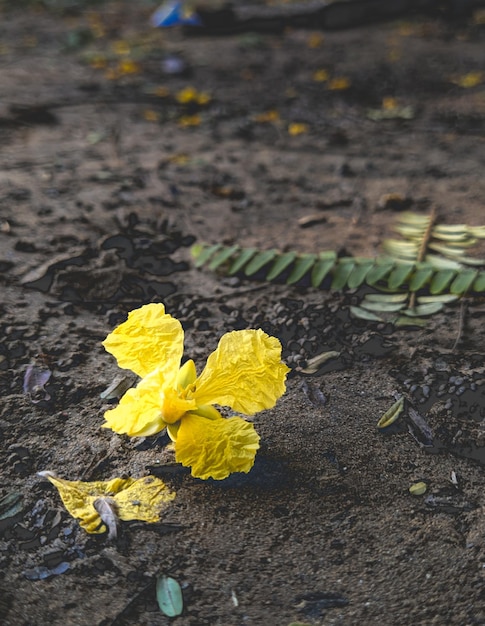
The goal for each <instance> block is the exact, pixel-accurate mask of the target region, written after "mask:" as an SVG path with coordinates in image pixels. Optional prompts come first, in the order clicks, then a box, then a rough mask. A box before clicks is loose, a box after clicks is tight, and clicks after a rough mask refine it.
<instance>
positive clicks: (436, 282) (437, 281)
mask: <svg viewBox="0 0 485 626" xmlns="http://www.w3.org/2000/svg"><path fill="white" fill-rule="evenodd" d="M455 276H456V271H455V270H438V271H437V272H436V273H435V275H434V276H433V278H432V279H431V284H430V286H429V291H430V293H432V294H436V293H441V292H443V291H444V290H445V289H446V288H447V287H448V285H449V284H450V283H451V281H452V279H453V278H454V277H455Z"/></svg>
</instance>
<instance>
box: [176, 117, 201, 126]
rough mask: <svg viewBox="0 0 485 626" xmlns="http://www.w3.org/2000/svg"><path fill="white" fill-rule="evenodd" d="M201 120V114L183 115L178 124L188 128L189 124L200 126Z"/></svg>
mask: <svg viewBox="0 0 485 626" xmlns="http://www.w3.org/2000/svg"><path fill="white" fill-rule="evenodd" d="M201 122H202V119H201V117H200V115H182V117H179V119H178V121H177V124H178V125H179V126H180V127H181V128H188V127H189V126H200V123H201Z"/></svg>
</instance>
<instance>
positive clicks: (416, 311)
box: [403, 302, 444, 317]
mask: <svg viewBox="0 0 485 626" xmlns="http://www.w3.org/2000/svg"><path fill="white" fill-rule="evenodd" d="M443 306H444V303H443V302H428V303H426V304H418V305H417V306H415V307H414V308H413V309H406V310H405V311H403V313H404V315H407V316H408V317H421V316H422V315H433V313H438V311H441V309H442V308H443Z"/></svg>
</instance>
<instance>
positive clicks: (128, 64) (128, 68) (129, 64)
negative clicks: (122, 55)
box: [118, 59, 141, 74]
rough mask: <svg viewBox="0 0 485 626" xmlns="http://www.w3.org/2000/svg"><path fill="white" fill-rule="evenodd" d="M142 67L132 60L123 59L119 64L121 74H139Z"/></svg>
mask: <svg viewBox="0 0 485 626" xmlns="http://www.w3.org/2000/svg"><path fill="white" fill-rule="evenodd" d="M140 71H141V70H140V66H139V65H138V63H135V61H132V60H131V59H123V61H120V62H119V63H118V72H119V73H120V74H139V73H140Z"/></svg>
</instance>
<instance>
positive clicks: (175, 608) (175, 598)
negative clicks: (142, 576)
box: [156, 576, 184, 617]
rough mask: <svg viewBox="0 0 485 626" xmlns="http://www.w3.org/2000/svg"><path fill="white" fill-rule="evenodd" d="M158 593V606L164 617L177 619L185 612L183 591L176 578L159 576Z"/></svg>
mask: <svg viewBox="0 0 485 626" xmlns="http://www.w3.org/2000/svg"><path fill="white" fill-rule="evenodd" d="M156 591H157V601H158V606H159V607H160V611H162V613H163V614H164V615H166V616H167V617H176V616H177V615H181V614H182V611H183V610H184V601H183V597H182V589H181V588H180V585H179V584H178V582H177V581H176V580H175V579H174V578H170V576H159V578H158V579H157V590H156Z"/></svg>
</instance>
